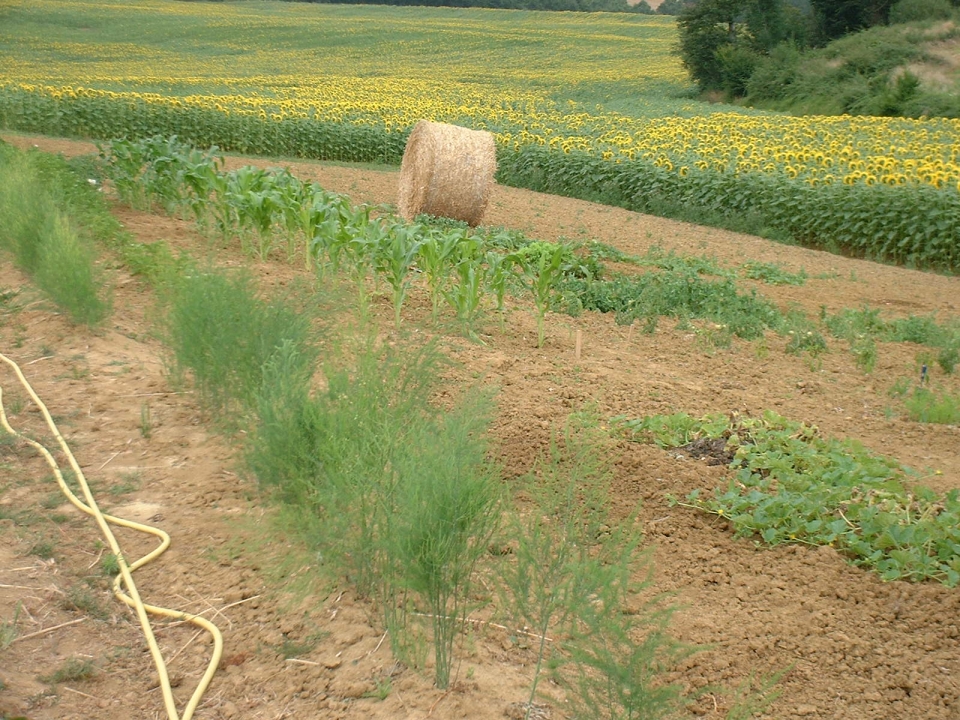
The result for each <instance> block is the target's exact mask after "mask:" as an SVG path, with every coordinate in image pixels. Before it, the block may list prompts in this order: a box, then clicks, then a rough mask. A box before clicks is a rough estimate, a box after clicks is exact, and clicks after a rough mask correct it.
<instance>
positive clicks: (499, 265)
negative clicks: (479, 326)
mask: <svg viewBox="0 0 960 720" xmlns="http://www.w3.org/2000/svg"><path fill="white" fill-rule="evenodd" d="M484 259H485V268H486V272H485V276H484V284H485V285H486V287H487V289H488V290H489V291H490V292H492V293H493V296H494V298H495V299H496V303H497V315H498V316H499V318H500V329H501V330H503V329H504V323H505V321H504V307H503V301H504V297H505V296H506V294H507V284H508V283H509V281H510V279H511V278H512V277H514V274H513V259H512V258H511V256H509V255H503V254H501V253H498V252H494V251H492V250H490V251H487V253H486V254H485V255H484Z"/></svg>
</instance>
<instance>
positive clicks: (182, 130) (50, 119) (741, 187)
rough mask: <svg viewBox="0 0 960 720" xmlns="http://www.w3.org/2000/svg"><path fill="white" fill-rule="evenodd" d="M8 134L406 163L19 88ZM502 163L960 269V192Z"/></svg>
mask: <svg viewBox="0 0 960 720" xmlns="http://www.w3.org/2000/svg"><path fill="white" fill-rule="evenodd" d="M0 126H3V127H7V128H10V129H14V130H23V131H29V132H41V133H46V134H50V135H61V136H68V137H91V138H97V139H109V138H113V137H127V138H138V137H144V136H148V135H154V134H156V133H160V134H163V135H174V134H175V135H178V136H179V137H181V138H182V139H183V140H185V141H187V142H189V143H191V144H193V145H196V146H199V147H208V146H210V145H218V146H219V147H221V148H223V149H224V150H226V151H231V152H241V153H252V154H261V155H272V156H288V157H306V158H315V159H320V160H338V161H356V162H361V161H362V162H383V163H392V164H397V163H399V161H400V158H401V157H402V154H403V149H404V146H405V144H406V138H407V135H408V131H407V130H387V129H385V128H383V127H376V126H370V125H360V124H353V123H335V122H327V121H324V120H322V119H319V118H286V119H283V120H273V119H271V118H268V117H261V116H259V115H255V114H237V113H234V114H229V113H226V112H220V111H218V110H216V109H214V108H210V109H201V108H181V107H177V106H175V105H158V104H153V103H148V102H146V101H144V100H140V99H123V100H120V99H112V98H110V97H109V96H105V97H86V96H82V97H67V96H63V97H52V96H50V95H47V94H44V93H43V92H41V91H39V90H36V91H27V90H23V89H19V88H13V87H9V86H8V87H5V88H0ZM498 162H499V170H498V180H499V181H500V182H501V183H504V184H507V185H513V186H516V187H525V188H530V189H534V190H539V191H544V192H551V193H556V194H559V195H565V196H569V197H578V198H582V199H587V200H594V201H598V202H603V203H607V204H611V205H619V206H622V207H625V208H628V209H631V210H637V211H641V212H652V213H655V214H666V215H671V216H680V217H682V218H683V219H692V220H697V221H700V222H703V223H705V224H718V225H721V226H726V227H731V228H733V229H737V228H740V229H743V230H745V231H750V232H754V233H757V234H764V235H768V236H772V237H778V238H794V239H796V240H798V241H800V242H803V243H806V244H810V245H813V246H816V247H820V248H824V249H827V250H830V251H833V252H843V253H852V254H855V255H859V256H863V257H868V258H872V259H879V260H885V261H890V262H896V263H907V264H911V265H915V266H918V267H929V268H934V269H940V270H946V271H955V270H956V269H958V268H960V194H958V193H957V192H955V191H953V190H952V189H942V190H941V189H937V188H934V187H932V186H924V185H897V186H887V185H864V184H854V185H844V184H838V183H837V184H828V185H821V184H814V185H811V184H809V183H807V182H804V181H800V180H790V179H788V178H786V177H782V176H778V175H777V176H775V175H768V174H762V173H750V174H741V175H733V174H726V173H720V172H716V171H712V170H697V169H695V168H692V169H690V170H689V171H687V172H685V173H683V174H681V173H679V172H674V171H672V170H667V169H664V168H662V167H659V166H657V165H656V164H655V163H654V162H653V161H646V160H632V161H617V162H612V161H609V160H605V159H603V158H601V157H599V156H598V155H595V154H592V153H586V152H579V151H571V152H562V151H560V150H557V149H551V148H546V147H540V146H538V145H529V146H523V147H520V148H519V149H517V150H514V149H506V148H500V151H499V153H498ZM691 212H692V213H693V214H692V215H691Z"/></svg>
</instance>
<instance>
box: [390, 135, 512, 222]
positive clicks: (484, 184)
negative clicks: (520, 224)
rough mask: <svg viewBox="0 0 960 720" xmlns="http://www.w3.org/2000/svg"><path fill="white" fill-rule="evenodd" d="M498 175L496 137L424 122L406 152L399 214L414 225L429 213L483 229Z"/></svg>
mask: <svg viewBox="0 0 960 720" xmlns="http://www.w3.org/2000/svg"><path fill="white" fill-rule="evenodd" d="M496 171H497V147H496V144H495V143H494V141H493V135H492V134H491V133H488V132H485V131H483V130H468V129H467V128H463V127H459V126H457V125H448V124H446V123H436V122H430V121H429V120H421V121H420V122H418V123H417V124H416V126H415V127H414V128H413V131H412V132H411V133H410V137H409V139H408V140H407V147H406V149H405V150H404V151H403V161H402V162H401V163H400V193H399V197H398V199H397V209H398V211H399V212H400V215H401V216H402V217H403V218H404V219H406V220H408V221H409V220H413V219H414V218H415V217H416V216H417V215H420V214H424V213H425V214H427V215H436V216H437V217H445V218H452V219H453V220H461V221H463V222H466V223H467V224H468V225H471V226H474V225H478V224H479V223H480V218H481V217H483V211H484V210H486V209H487V201H489V199H490V191H491V188H492V187H493V175H494V173H495V172H496Z"/></svg>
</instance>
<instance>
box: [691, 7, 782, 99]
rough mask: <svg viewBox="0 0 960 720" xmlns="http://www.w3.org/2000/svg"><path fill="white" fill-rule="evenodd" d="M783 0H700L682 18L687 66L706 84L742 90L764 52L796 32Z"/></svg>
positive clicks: (733, 91) (732, 91)
mask: <svg viewBox="0 0 960 720" xmlns="http://www.w3.org/2000/svg"><path fill="white" fill-rule="evenodd" d="M794 15H795V13H794V12H793V11H792V10H791V11H790V12H788V9H787V8H785V6H784V2H783V0H700V2H698V3H697V4H696V5H690V6H687V7H686V8H684V10H683V12H682V13H681V14H680V17H679V18H678V19H677V26H678V28H679V31H680V43H679V51H680V56H681V58H682V60H683V64H684V67H686V68H687V70H688V71H689V73H690V76H691V77H692V78H693V80H694V81H695V82H696V83H697V84H698V85H699V86H700V89H701V90H724V91H725V92H727V93H728V94H729V95H731V96H739V95H743V94H744V92H745V88H746V84H747V81H748V80H749V79H750V74H751V73H752V72H753V69H754V68H755V67H756V66H757V64H758V63H759V61H760V58H761V56H763V55H765V54H767V52H769V50H770V49H771V48H773V47H776V46H777V45H778V44H780V43H781V42H783V41H784V40H785V39H787V38H788V37H791V36H795V35H796V34H797V32H796V30H795V28H796V27H797V24H796V22H795V18H794Z"/></svg>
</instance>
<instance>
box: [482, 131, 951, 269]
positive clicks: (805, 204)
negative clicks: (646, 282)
mask: <svg viewBox="0 0 960 720" xmlns="http://www.w3.org/2000/svg"><path fill="white" fill-rule="evenodd" d="M498 162H499V170H498V179H499V180H500V181H501V182H503V183H505V184H508V185H516V186H521V187H528V188H530V189H533V190H538V191H541V192H549V193H554V194H557V195H565V196H568V197H578V198H581V199H584V200H592V201H596V202H602V203H606V204H609V205H618V206H621V207H625V208H627V209H630V210H636V211H639V212H650V211H655V210H657V209H658V207H660V206H661V205H662V204H663V203H665V202H667V203H669V204H670V205H671V206H676V207H694V208H698V209H699V210H700V211H701V212H707V213H714V214H716V215H720V216H730V217H731V218H737V217H743V216H749V215H753V216H754V222H755V223H756V224H757V225H758V226H759V227H760V229H761V230H763V228H767V229H768V230H773V231H780V232H784V233H787V234H789V235H790V236H792V237H793V238H795V239H797V240H799V241H801V242H803V243H805V244H809V245H812V246H815V247H819V248H823V249H826V250H830V251H831V252H843V253H847V254H854V255H858V256H861V257H866V258H870V259H876V260H886V261H891V262H896V263H906V264H910V265H915V266H918V267H929V268H936V269H941V270H947V271H955V270H957V269H960V194H958V193H956V192H953V191H951V190H946V191H945V190H938V189H936V188H934V187H930V186H921V185H912V186H908V185H902V186H888V185H843V184H831V185H817V186H813V185H810V184H807V183H804V182H798V181H790V180H789V179H786V178H779V177H775V176H771V175H764V174H758V173H754V174H744V175H728V174H723V173H717V172H710V171H700V170H696V169H691V170H689V172H687V173H686V174H685V175H680V174H678V173H675V172H671V171H668V170H666V169H663V168H661V167H657V166H656V165H654V164H653V163H652V162H647V161H643V160H634V161H632V162H623V163H612V162H608V161H606V160H603V159H601V158H599V157H597V156H595V155H591V154H589V153H574V152H571V153H556V152H552V151H550V150H549V149H546V148H541V147H532V146H531V147H525V148H521V149H520V150H518V151H516V152H501V153H500V154H499V157H498Z"/></svg>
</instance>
